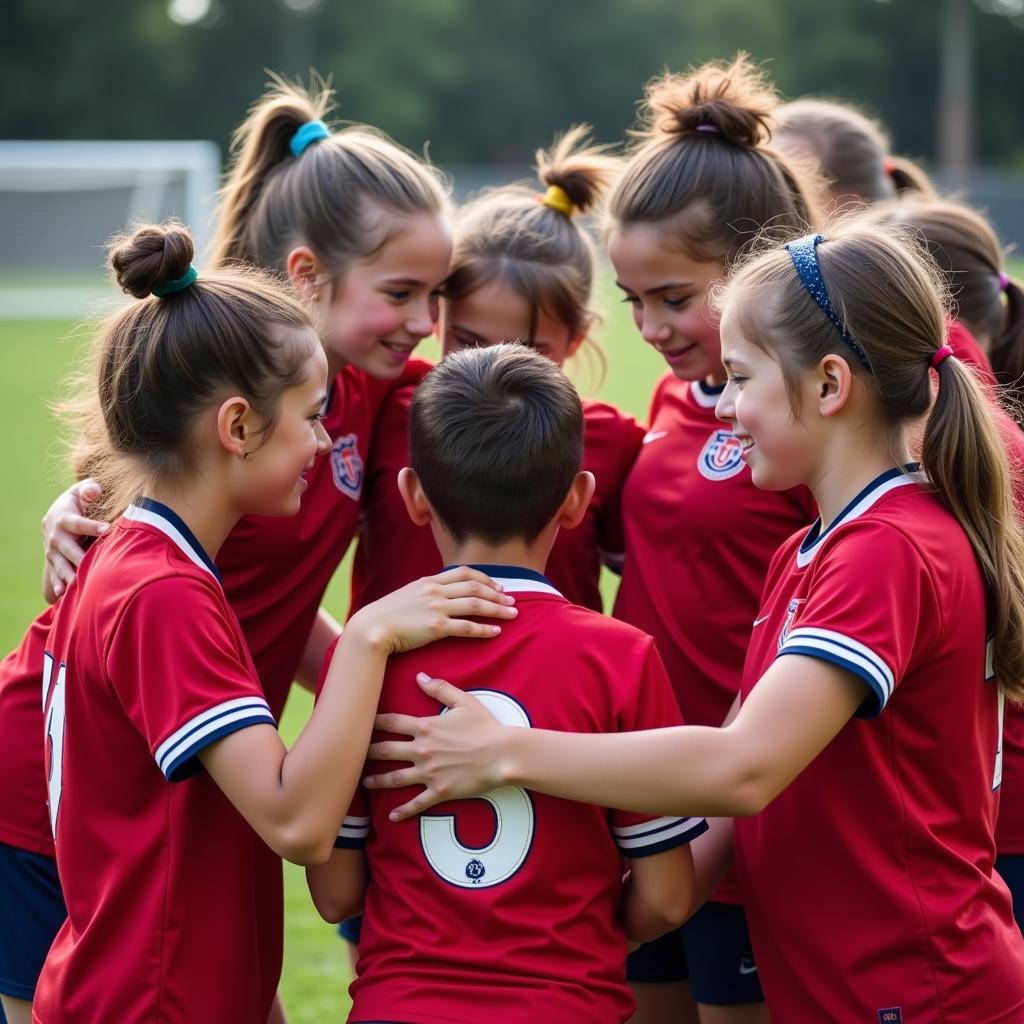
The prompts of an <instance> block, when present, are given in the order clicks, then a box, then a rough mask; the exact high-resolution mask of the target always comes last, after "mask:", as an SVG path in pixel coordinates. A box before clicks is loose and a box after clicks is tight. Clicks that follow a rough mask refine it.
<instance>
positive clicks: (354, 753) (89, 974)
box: [33, 225, 511, 1024]
mask: <svg viewBox="0 0 1024 1024" xmlns="http://www.w3.org/2000/svg"><path fill="white" fill-rule="evenodd" d="M191 258H192V240H191V238H190V236H189V235H188V233H187V232H186V231H185V230H184V229H183V228H181V227H180V226H176V225H168V226H162V227H161V226H146V227H142V228H139V229H138V230H136V232H135V233H134V234H133V235H132V237H131V238H124V239H120V240H115V242H114V243H113V245H112V247H111V251H110V264H111V267H112V269H113V271H114V274H115V276H116V279H117V282H118V284H119V285H120V286H121V288H122V289H123V290H124V291H126V292H128V293H130V294H131V295H133V296H135V297H136V299H137V300H138V301H136V302H134V303H132V304H131V305H130V306H129V307H127V308H126V309H125V310H123V311H122V312H120V313H118V314H117V315H116V316H115V317H113V318H112V319H111V321H110V322H109V323H108V324H107V326H106V328H105V329H104V330H103V332H102V334H101V336H100V338H99V339H98V343H97V346H96V368H95V375H94V377H93V379H92V381H91V382H90V389H89V392H88V393H86V394H85V395H84V396H83V400H82V401H80V402H79V403H78V404H77V408H78V409H79V410H81V413H80V422H81V423H82V426H83V429H85V430H87V431H88V433H89V435H90V441H91V443H92V444H93V445H94V456H95V464H96V465H100V466H103V467H105V468H106V471H105V472H103V473H102V474H101V475H102V477H103V479H105V480H117V481H118V484H119V489H118V492H117V493H116V494H115V493H114V492H113V491H110V490H108V491H107V494H106V500H107V501H108V502H110V504H111V505H112V506H117V507H120V508H121V509H122V511H121V514H120V517H119V518H118V519H117V520H116V522H115V523H114V525H113V526H112V527H111V529H110V530H109V531H108V532H107V533H106V534H105V535H104V536H103V537H102V538H100V539H99V540H98V541H97V542H96V543H94V544H93V545H92V546H91V548H90V550H89V552H88V553H87V554H86V556H85V558H84V559H83V561H82V565H81V567H80V571H79V573H78V574H77V576H76V578H75V580H74V582H73V584H72V586H71V587H69V589H68V590H67V592H66V593H65V594H64V596H63V597H62V599H61V601H60V603H59V605H58V606H57V607H56V609H55V612H54V615H53V620H52V624H51V627H50V631H49V635H48V638H47V641H46V656H45V667H44V672H43V694H44V717H45V733H46V750H47V762H48V764H47V777H48V788H49V794H48V795H49V800H48V803H49V811H50V820H51V824H52V829H53V833H54V836H55V842H56V855H57V862H58V868H59V872H60V878H61V883H62V885H63V889H64V896H65V899H66V901H67V908H68V919H67V921H66V922H65V923H64V925H63V926H62V927H61V930H60V931H59V932H58V934H57V937H56V939H55V940H54V944H53V946H52V948H51V950H50V952H49V954H48V956H47V960H46V963H45V965H44V967H43V972H42V975H41V976H40V979H39V984H38V988H37V991H36V995H35V1002H34V1005H33V1014H34V1019H35V1020H37V1021H39V1022H41V1024H48V1022H50V1021H54V1022H56V1021H60V1022H62V1024H73V1022H75V1021H95V1020H127V1019H131V1020H142V1019H157V1018H159V1019H173V1020H181V1021H198V1020H232V1021H251V1022H252V1024H265V1022H266V1021H267V1019H268V1015H269V1013H270V1010H271V1005H272V1003H273V998H274V993H275V991H276V986H277V978H278V975H279V973H280V935H279V934H278V935H276V936H275V935H274V934H273V932H274V930H275V928H276V929H277V930H278V931H279V929H280V910H279V908H277V909H276V910H275V908H274V907H272V906H271V905H270V903H269V902H268V901H266V900H254V898H253V894H254V892H257V891H258V890H259V887H260V885H262V884H263V882H264V880H265V878H266V877H267V874H268V869H267V866H266V864H267V862H268V861H269V862H273V861H275V860H276V859H277V858H279V857H287V858H289V859H291V860H294V861H296V862H298V863H306V864H308V863H316V862H319V861H322V860H324V859H326V857H327V856H328V855H329V854H330V851H331V848H332V846H333V840H334V837H335V835H336V833H337V825H338V822H339V821H340V820H341V817H342V816H343V815H344V812H345V809H346V807H347V805H348V802H349V801H350V799H351V796H352V793H353V790H354V787H355V784H356V782H357V776H358V772H359V768H360V765H361V764H362V762H363V757H364V753H365V746H366V742H367V739H368V737H369V734H370V728H371V725H372V720H373V714H374V711H375V708H376V705H377V699H378V696H379V689H380V683H381V678H382V672H383V668H384V666H385V663H386V660H387V656H388V654H389V653H391V652H394V651H397V650H401V649H408V648H410V647H415V646H418V645H420V644H422V643H427V642H429V641H430V640H432V639H436V638H438V637H440V636H449V635H460V636H475V637H489V636H493V635H494V634H495V633H496V632H498V627H495V626H491V625H481V624H477V623H476V622H471V621H469V620H468V619H465V618H462V616H466V615H469V614H472V615H474V616H476V615H479V614H482V615H484V616H485V617H494V616H495V615H497V616H499V617H502V616H506V615H507V614H508V613H509V607H508V606H509V605H510V604H511V600H510V599H509V598H507V597H505V595H503V594H501V593H500V592H499V591H498V590H496V589H495V588H494V587H493V586H491V585H490V581H489V580H488V579H487V578H486V577H485V576H483V574H481V573H477V572H473V571H471V570H468V569H458V570H455V571H453V572H449V573H446V574H444V575H441V576H439V577H437V578H435V579H432V580H424V581H420V582H419V583H416V584H412V585H410V586H409V587H408V588H406V589H405V590H403V591H401V592H399V593H398V594H395V595H392V596H391V597H390V598H388V599H386V600H384V601H381V602H379V603H378V604H376V605H373V606H370V607H367V608H365V609H364V610H363V611H362V612H361V613H359V614H358V615H356V616H354V617H353V618H352V620H351V621H350V622H349V625H348V628H347V629H346V630H345V637H344V640H343V641H342V642H341V643H340V644H339V646H338V649H337V654H336V659H335V662H334V663H333V664H332V666H331V668H330V670H329V672H328V677H327V681H326V685H325V687H324V690H323V692H322V693H321V696H320V700H319V701H318V703H317V706H316V709H315V711H314V713H313V716H312V718H311V719H310V722H309V723H308V725H307V726H306V728H305V729H304V730H303V732H302V734H301V735H300V736H299V737H298V739H297V740H296V741H295V744H294V745H293V747H292V749H291V750H288V749H286V748H285V746H284V745H283V743H282V742H281V739H280V737H279V736H278V733H277V729H276V723H275V719H274V716H273V715H272V713H271V710H270V708H269V706H268V701H267V699H266V695H265V693H264V690H263V687H262V685H261V681H260V679H259V677H258V675H257V672H256V670H255V667H254V665H253V662H252V659H251V657H250V655H249V652H248V649H247V644H246V641H245V639H244V637H243V634H242V631H241V629H240V628H239V624H238V620H237V619H236V617H235V614H234V612H233V610H232V608H231V606H230V605H229V603H228V598H227V596H226V594H225V591H224V588H223V585H222V580H221V574H220V572H219V571H218V568H217V566H216V564H215V561H214V560H215V558H216V556H217V554H218V550H219V549H220V547H221V545H222V544H223V543H224V541H225V539H226V538H227V537H228V535H229V534H230V533H231V531H232V529H233V528H234V526H235V523H236V522H237V520H238V518H239V516H241V515H259V516H272V517H280V516H291V515H295V514H296V513H297V512H298V510H299V507H300V504H301V502H302V500H303V492H304V491H305V490H306V489H307V482H306V480H307V474H308V473H309V472H310V471H311V469H312V467H313V465H314V461H315V459H316V457H317V456H318V455H323V454H324V453H325V452H326V451H327V450H328V449H329V447H330V441H329V438H328V436H327V434H326V432H325V431H324V428H323V426H322V424H321V421H320V420H321V409H322V408H323V404H324V398H325V393H326V388H327V381H328V377H327V359H326V357H325V355H324V352H323V349H322V347H321V345H320V343H319V340H318V338H317V335H316V333H315V331H314V330H313V325H312V323H311V321H310V319H309V316H308V313H307V309H306V307H305V306H304V305H303V304H302V303H301V302H299V301H297V300H296V299H295V298H293V297H291V296H289V295H288V294H286V293H285V292H284V291H283V290H282V288H281V287H280V285H279V284H278V283H276V282H275V280H274V279H273V278H272V277H270V276H269V275H267V274H265V273H262V272H259V271H256V270H254V269H242V268H236V269H223V270H220V271H216V272H212V273H210V274H204V275H201V276H199V275H197V272H196V270H195V267H194V266H193V265H192V263H191Z"/></svg>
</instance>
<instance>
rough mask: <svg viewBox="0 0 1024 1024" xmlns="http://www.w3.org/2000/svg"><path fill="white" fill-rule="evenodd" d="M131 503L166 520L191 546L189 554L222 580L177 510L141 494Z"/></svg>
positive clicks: (221, 581) (210, 559)
mask: <svg viewBox="0 0 1024 1024" xmlns="http://www.w3.org/2000/svg"><path fill="white" fill-rule="evenodd" d="M132 504H133V505H134V506H135V507H136V508H141V509H145V510H146V511H147V512H150V513H152V514H153V515H155V516H159V517H160V518H161V519H164V520H166V521H167V524H168V525H169V526H171V527H173V528H174V530H176V531H177V532H178V533H179V534H180V535H181V537H182V539H183V540H184V541H185V543H186V544H188V546H189V548H191V554H194V555H195V556H196V557H197V558H198V559H199V560H200V561H201V562H202V563H203V565H205V566H206V568H207V569H209V570H210V572H212V573H213V575H214V577H215V578H216V579H217V580H218V581H219V582H220V583H223V582H224V581H223V580H222V579H221V576H220V571H219V570H218V569H217V566H216V565H214V562H213V559H212V558H211V557H210V556H209V555H208V554H207V553H206V550H205V549H204V548H203V545H202V544H200V543H199V541H198V540H197V539H196V535H195V534H194V533H193V532H192V531H191V530H190V529H189V528H188V527H187V526H186V525H185V520H184V519H182V518H181V516H179V515H178V513H177V512H174V511H173V510H172V509H169V508H168V507H167V506H166V505H165V504H164V503H163V502H161V501H154V500H153V499H152V498H143V497H141V496H140V497H137V498H136V499H135V500H134V501H133V502H132ZM172 538H173V535H172Z"/></svg>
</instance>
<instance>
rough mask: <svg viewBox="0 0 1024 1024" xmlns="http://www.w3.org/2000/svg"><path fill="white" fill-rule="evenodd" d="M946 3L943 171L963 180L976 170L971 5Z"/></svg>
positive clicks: (941, 137)
mask: <svg viewBox="0 0 1024 1024" xmlns="http://www.w3.org/2000/svg"><path fill="white" fill-rule="evenodd" d="M972 2H973V0H943V24H942V42H941V47H942V52H941V55H940V64H939V68H940V85H939V109H938V155H939V169H940V170H941V171H942V173H943V175H945V176H946V177H947V178H950V177H953V178H962V177H964V176H965V175H966V174H967V172H968V171H969V170H970V169H971V168H972V167H973V166H974V96H973V89H972V75H971V57H972V52H973V49H974V47H973V39H972V36H971V4H972Z"/></svg>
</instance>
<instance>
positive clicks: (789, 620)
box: [779, 597, 807, 651]
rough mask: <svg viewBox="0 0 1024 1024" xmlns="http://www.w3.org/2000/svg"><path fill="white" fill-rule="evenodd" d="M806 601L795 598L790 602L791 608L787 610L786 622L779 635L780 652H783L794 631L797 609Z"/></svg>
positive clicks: (803, 598)
mask: <svg viewBox="0 0 1024 1024" xmlns="http://www.w3.org/2000/svg"><path fill="white" fill-rule="evenodd" d="M806 601H807V598H806V597H794V598H793V600H792V601H790V602H789V607H788V608H787V609H786V621H785V622H784V623H783V624H782V632H781V633H779V650H780V651H781V650H782V645H783V644H784V643H785V642H786V641H787V640H788V639H789V634H790V633H791V632H792V631H793V619H795V618H796V613H797V609H798V608H799V607H800V605H802V604H804V603H805V602H806Z"/></svg>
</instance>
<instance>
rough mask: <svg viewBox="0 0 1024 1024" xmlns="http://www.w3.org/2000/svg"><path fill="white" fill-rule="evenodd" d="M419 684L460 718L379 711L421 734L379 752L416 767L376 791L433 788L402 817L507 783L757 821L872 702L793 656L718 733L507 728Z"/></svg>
mask: <svg viewBox="0 0 1024 1024" xmlns="http://www.w3.org/2000/svg"><path fill="white" fill-rule="evenodd" d="M421 685H422V686H423V688H424V689H425V690H426V691H427V692H428V693H430V694H431V695H432V696H433V697H434V698H435V699H436V700H438V701H440V702H441V703H444V704H448V705H449V706H450V707H451V708H452V710H451V711H450V712H449V713H448V714H446V715H444V716H443V717H437V718H426V719H415V718H411V717H409V716H403V715H382V716H380V720H379V724H380V728H382V729H385V730H387V731H388V732H394V733H398V734H399V735H407V736H411V737H413V738H412V740H411V741H409V742H401V741H388V742H384V743H376V744H374V745H373V747H372V748H371V751H370V756H371V757H373V758H378V759H381V760H396V761H411V762H412V763H413V766H412V767H411V768H402V769H399V770H398V771H395V772H389V773H386V774H385V775H383V776H376V777H374V778H373V779H370V780H367V784H368V785H369V786H379V787H384V786H386V787H389V788H391V787H395V786H405V785H416V784H419V785H424V786H426V787H427V788H426V789H425V790H424V791H423V792H421V793H420V794H419V795H417V796H416V797H414V798H413V799H412V800H411V801H410V802H408V803H407V804H404V805H403V806H402V807H400V808H398V809H397V810H396V811H395V812H393V815H392V817H393V818H394V820H401V819H402V818H406V817H410V816H412V815H414V814H418V813H420V812H421V811H423V810H425V809H426V808H427V807H431V806H433V804H435V803H437V802H438V801H439V800H448V799H457V798H462V797H467V796H477V795H479V794H480V793H483V792H486V791H488V790H490V789H493V788H496V787H498V786H504V785H513V786H522V787H524V788H527V789H535V790H538V791H540V792H542V793H549V794H551V795H552V796H560V797H564V798H566V799H569V800H580V801H582V802H584V803H596V804H599V805H602V806H611V807H621V808H625V809H628V810H633V811H640V812H646V813H650V814H659V815H667V814H687V815H698V814H699V815H704V816H705V817H707V816H711V817H730V816H733V815H749V814H756V813H757V812H758V811H760V810H761V809H762V808H763V807H764V806H765V805H766V804H768V803H769V802H770V801H771V800H772V799H773V798H774V797H775V796H776V795H778V794H779V793H780V792H781V791H782V790H783V789H785V787H786V786H787V785H789V783H790V782H791V781H792V780H793V779H794V778H795V777H796V776H797V775H798V774H799V773H800V772H801V771H802V770H803V769H804V768H805V767H806V766H807V765H808V764H810V762H811V761H812V760H814V758H815V757H816V756H817V755H818V754H819V753H820V752H821V751H822V750H823V749H824V748H825V747H826V746H827V745H828V743H829V742H830V741H831V740H832V739H833V737H834V736H835V735H836V734H837V733H838V732H839V730H840V729H842V727H843V726H844V725H845V724H846V722H847V721H849V719H850V718H851V717H852V715H853V713H854V712H855V711H856V709H857V708H858V706H859V705H860V703H861V702H862V701H863V699H864V697H865V695H866V686H865V684H864V683H863V682H862V681H861V680H859V679H858V678H857V677H856V676H854V675H852V674H851V673H848V672H846V671H845V670H844V669H841V668H839V667H837V666H836V665H834V664H832V663H831V662H827V661H822V660H819V659H816V658H808V657H805V656H802V655H787V656H785V657H782V658H778V659H777V660H776V661H774V662H773V663H772V665H771V666H770V667H769V668H768V671H767V672H765V674H764V676H763V677H762V678H761V679H760V681H759V682H758V684H757V686H756V687H754V689H753V691H752V692H751V694H750V696H749V697H748V698H747V699H746V701H744V703H743V705H742V706H741V707H740V709H739V712H738V713H737V715H736V717H735V719H734V720H733V721H732V722H731V723H730V724H729V725H727V726H724V727H722V728H720V729H713V728H708V727H704V726H682V727H678V728H674V729H656V730H651V731H647V732H632V733H617V734H604V735H594V734H586V735H584V734H575V733H556V732H550V731H546V730H542V729H514V728H509V727H503V726H500V725H498V724H497V722H496V721H495V720H494V719H493V718H492V717H491V716H490V715H489V714H488V713H487V711H486V710H485V709H484V708H483V707H482V706H481V705H480V704H479V703H478V702H477V701H475V700H474V699H473V698H472V697H469V696H467V695H466V694H464V693H463V692H462V691H461V690H458V689H457V688H456V687H453V686H450V685H449V684H447V683H444V682H443V681H439V680H430V681H426V682H424V683H421ZM663 765H672V766H673V769H674V770H673V771H671V772H667V771H665V770H664V769H663V768H662V767H661V766H663Z"/></svg>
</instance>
